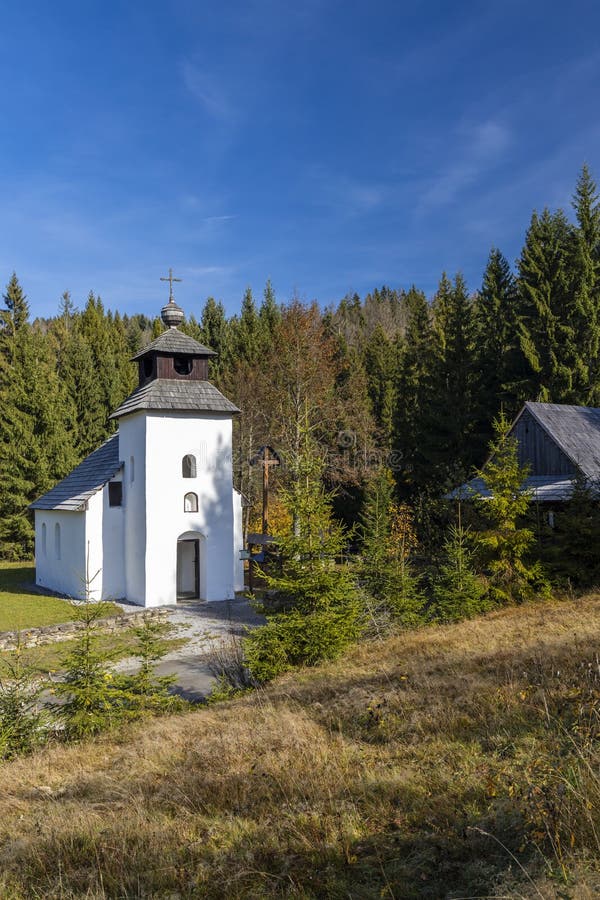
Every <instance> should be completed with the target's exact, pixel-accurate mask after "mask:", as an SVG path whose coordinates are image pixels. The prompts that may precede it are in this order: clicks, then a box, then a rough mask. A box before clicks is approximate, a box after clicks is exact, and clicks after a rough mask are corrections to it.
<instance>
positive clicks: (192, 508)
mask: <svg viewBox="0 0 600 900" xmlns="http://www.w3.org/2000/svg"><path fill="white" fill-rule="evenodd" d="M183 511H184V512H198V494H194V493H192V492H191V491H190V493H189V494H186V495H185V497H184V498H183Z"/></svg>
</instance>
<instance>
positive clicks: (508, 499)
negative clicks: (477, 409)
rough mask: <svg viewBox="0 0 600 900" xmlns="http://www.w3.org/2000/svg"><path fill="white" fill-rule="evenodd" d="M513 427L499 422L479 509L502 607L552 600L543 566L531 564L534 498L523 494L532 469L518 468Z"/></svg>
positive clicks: (494, 591)
mask: <svg viewBox="0 0 600 900" xmlns="http://www.w3.org/2000/svg"><path fill="white" fill-rule="evenodd" d="M509 432H510V422H509V421H508V419H507V418H506V416H505V415H504V413H501V414H500V415H499V416H498V418H497V419H496V421H495V422H494V438H493V439H492V441H491V443H490V447H489V453H490V459H489V460H488V462H487V463H486V465H485V466H484V468H483V469H482V470H481V471H480V472H479V473H478V476H479V477H480V478H481V479H482V480H483V482H484V484H485V486H486V488H487V491H488V496H484V497H477V498H476V503H477V505H478V507H479V511H480V512H481V514H482V517H483V519H484V520H485V521H486V522H487V523H488V527H487V529H486V530H484V531H482V532H481V533H480V535H479V545H480V546H481V548H482V550H483V560H484V563H485V567H486V572H487V574H488V577H489V581H490V598H491V599H492V600H493V601H494V602H497V603H512V602H522V601H524V600H527V599H530V598H533V597H535V596H536V595H539V596H542V597H545V596H547V595H548V592H549V586H548V582H547V580H546V578H545V575H544V573H543V571H542V568H541V566H540V564H539V562H531V561H530V559H529V555H530V554H531V552H532V550H533V545H534V541H535V538H534V534H533V532H532V531H531V530H530V529H529V528H528V527H527V526H526V525H525V523H524V516H525V514H526V513H527V510H528V508H529V505H530V503H531V495H530V494H529V493H528V492H527V491H526V490H524V489H523V487H524V483H525V480H526V478H527V471H528V469H527V467H526V466H521V465H520V464H519V456H518V445H517V441H516V438H515V437H513V436H512V435H511V434H510V433H509Z"/></svg>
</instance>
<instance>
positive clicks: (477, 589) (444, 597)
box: [432, 524, 489, 622]
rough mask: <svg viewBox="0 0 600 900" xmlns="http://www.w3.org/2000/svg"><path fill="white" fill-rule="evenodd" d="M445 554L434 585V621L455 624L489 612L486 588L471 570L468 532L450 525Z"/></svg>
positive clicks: (457, 526) (471, 552) (471, 562)
mask: <svg viewBox="0 0 600 900" xmlns="http://www.w3.org/2000/svg"><path fill="white" fill-rule="evenodd" d="M444 552H445V559H444V562H443V563H442V566H441V569H440V573H439V575H438V576H437V577H436V578H435V579H434V581H433V591H432V592H433V607H432V615H433V617H434V618H435V619H438V620H439V621H440V622H458V621H459V620H460V619H470V618H472V617H473V616H476V615H478V614H479V613H482V612H485V610H486V609H488V608H489V603H488V601H487V600H486V597H485V594H486V588H485V585H484V584H482V582H481V580H480V579H479V578H478V577H477V575H476V574H475V571H474V569H473V549H472V547H471V536H470V533H469V531H468V529H465V528H463V527H462V526H461V525H460V524H459V525H452V526H451V527H450V531H449V534H448V537H447V538H446V541H445V544H444Z"/></svg>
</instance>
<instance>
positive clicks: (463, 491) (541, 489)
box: [446, 475, 573, 503]
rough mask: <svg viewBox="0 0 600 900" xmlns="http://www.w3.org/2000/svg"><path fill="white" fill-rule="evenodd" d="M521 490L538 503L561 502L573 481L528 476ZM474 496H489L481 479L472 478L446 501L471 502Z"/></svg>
mask: <svg viewBox="0 0 600 900" xmlns="http://www.w3.org/2000/svg"><path fill="white" fill-rule="evenodd" d="M522 489H523V490H524V491H531V494H532V495H533V499H534V500H537V501H538V502H539V503H550V502H557V501H558V502H561V501H564V500H568V498H569V497H570V496H571V491H572V490H573V481H572V480H571V479H570V478H565V476H564V475H558V476H557V475H530V477H529V478H527V479H526V480H525V482H524V484H523V487H522ZM474 495H479V496H480V497H485V498H488V497H490V496H491V493H490V491H489V490H488V488H487V487H486V486H485V483H484V481H483V479H482V478H472V479H471V481H467V483H466V484H463V485H461V486H460V487H458V488H455V489H454V490H453V491H451V492H450V493H449V494H446V499H447V500H471V499H472V498H473V496H474Z"/></svg>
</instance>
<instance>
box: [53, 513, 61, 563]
mask: <svg viewBox="0 0 600 900" xmlns="http://www.w3.org/2000/svg"><path fill="white" fill-rule="evenodd" d="M54 555H55V556H56V558H57V559H60V525H59V524H58V522H57V523H56V525H55V526H54Z"/></svg>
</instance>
